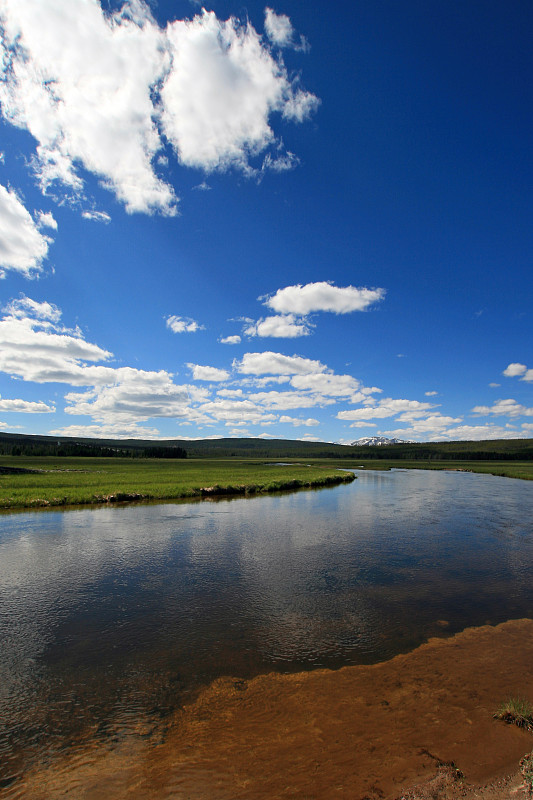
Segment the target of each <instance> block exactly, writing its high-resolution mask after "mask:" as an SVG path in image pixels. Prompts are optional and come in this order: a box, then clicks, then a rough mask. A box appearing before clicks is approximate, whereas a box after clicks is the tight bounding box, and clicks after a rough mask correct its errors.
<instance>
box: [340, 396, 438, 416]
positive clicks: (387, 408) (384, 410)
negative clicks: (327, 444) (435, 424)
mask: <svg viewBox="0 0 533 800" xmlns="http://www.w3.org/2000/svg"><path fill="white" fill-rule="evenodd" d="M432 408H435V406H434V405H432V404H431V403H421V402H420V401H419V400H402V399H398V400H393V399H392V398H391V397H387V398H385V399H384V400H380V402H379V403H378V404H377V405H375V406H371V407H367V408H356V409H353V410H350V411H339V413H338V414H337V419H342V420H354V421H355V420H361V419H384V418H386V417H393V416H395V415H396V414H400V413H402V412H407V411H410V412H427V411H429V410H430V409H432Z"/></svg>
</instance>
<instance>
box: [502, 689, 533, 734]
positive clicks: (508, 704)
mask: <svg viewBox="0 0 533 800" xmlns="http://www.w3.org/2000/svg"><path fill="white" fill-rule="evenodd" d="M494 718H495V719H502V720H503V721H504V722H507V723H508V724H509V725H518V727H519V728H525V729H526V730H528V731H531V732H533V705H532V704H531V703H530V702H529V700H526V699H525V698H522V697H510V698H509V699H508V700H506V701H505V703H502V704H501V706H500V707H499V709H498V710H497V712H496V713H495V714H494Z"/></svg>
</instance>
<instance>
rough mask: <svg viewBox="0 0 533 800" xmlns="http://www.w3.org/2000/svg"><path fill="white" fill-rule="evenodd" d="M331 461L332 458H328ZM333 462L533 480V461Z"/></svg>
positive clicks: (355, 465)
mask: <svg viewBox="0 0 533 800" xmlns="http://www.w3.org/2000/svg"><path fill="white" fill-rule="evenodd" d="M327 460H328V461H330V460H331V459H327ZM310 463H311V464H317V463H319V462H318V460H317V459H311V460H310ZM333 463H334V464H336V465H337V466H343V467H349V468H350V469H357V467H359V466H364V468H365V469H368V470H389V469H432V470H443V469H445V470H449V469H451V470H456V471H457V470H460V471H463V472H481V473H483V474H485V475H498V476H500V477H503V478H521V479H522V480H526V481H531V480H533V461H456V460H453V461H440V460H433V459H430V460H426V461H422V460H420V461H414V460H413V461H403V460H401V461H400V460H399V459H390V460H388V459H387V460H381V459H380V460H379V461H378V460H374V459H364V458H362V459H353V458H351V459H349V460H348V459H334V460H333Z"/></svg>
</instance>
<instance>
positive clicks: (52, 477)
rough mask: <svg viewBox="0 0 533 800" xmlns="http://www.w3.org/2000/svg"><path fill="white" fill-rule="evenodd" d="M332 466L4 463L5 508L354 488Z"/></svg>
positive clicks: (0, 498)
mask: <svg viewBox="0 0 533 800" xmlns="http://www.w3.org/2000/svg"><path fill="white" fill-rule="evenodd" d="M354 478H355V476H354V474H353V473H351V472H345V471H342V470H339V469H337V468H336V466H334V465H331V464H330V463H326V464H319V465H313V466H310V465H308V464H305V463H294V464H288V465H280V464H276V463H268V462H266V463H265V462H262V461H257V460H246V459H238V458H233V459H176V460H173V459H150V460H140V459H131V458H75V457H74V458H54V457H46V456H45V457H24V456H22V457H13V456H4V457H1V458H0V508H4V509H17V508H46V507H54V506H80V505H95V504H103V503H118V502H141V501H149V500H155V501H157V500H177V499H183V498H201V497H217V496H224V495H226V496H228V495H253V494H263V493H268V492H277V491H288V490H294V489H303V488H320V487H324V486H334V485H337V484H340V483H348V482H350V481H353V480H354Z"/></svg>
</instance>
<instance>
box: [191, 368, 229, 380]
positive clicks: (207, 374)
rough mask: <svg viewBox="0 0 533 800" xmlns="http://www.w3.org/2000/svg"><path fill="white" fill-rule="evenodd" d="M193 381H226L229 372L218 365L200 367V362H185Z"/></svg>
mask: <svg viewBox="0 0 533 800" xmlns="http://www.w3.org/2000/svg"><path fill="white" fill-rule="evenodd" d="M187 366H188V367H189V369H190V370H191V372H192V376H193V378H194V380H195V381H227V380H228V378H229V372H228V371H227V370H225V369H218V367H202V366H201V365H200V364H187Z"/></svg>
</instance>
